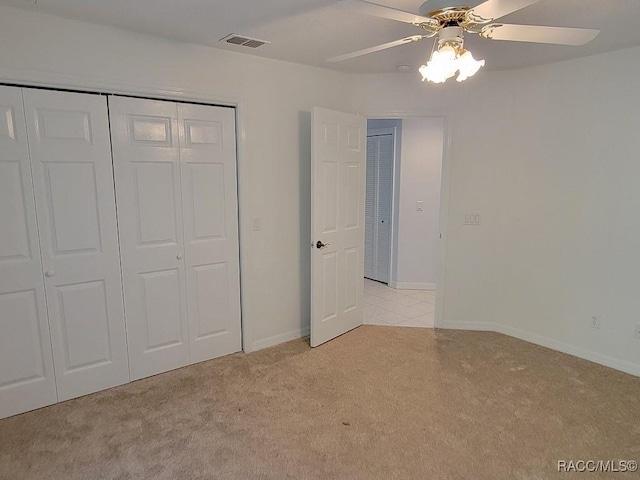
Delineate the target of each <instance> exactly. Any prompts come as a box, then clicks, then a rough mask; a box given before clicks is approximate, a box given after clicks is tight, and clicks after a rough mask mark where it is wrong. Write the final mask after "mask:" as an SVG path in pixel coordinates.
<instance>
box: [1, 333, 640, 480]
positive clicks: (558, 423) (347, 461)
mask: <svg viewBox="0 0 640 480" xmlns="http://www.w3.org/2000/svg"><path fill="white" fill-rule="evenodd" d="M563 459H564V460H567V461H569V460H580V459H583V460H587V459H596V460H597V459H604V460H609V459H615V460H623V459H624V460H626V459H629V460H631V459H633V460H640V379H639V378H636V377H633V376H631V375H627V374H624V373H621V372H618V371H614V370H611V369H608V368H606V367H602V366H599V365H596V364H593V363H590V362H587V361H584V360H580V359H577V358H574V357H571V356H568V355H564V354H561V353H558V352H554V351H552V350H548V349H545V348H542V347H538V346H535V345H531V344H528V343H526V342H523V341H520V340H516V339H513V338H510V337H507V336H503V335H500V334H496V333H483V332H464V331H445V330H436V331H434V330H429V329H416V328H413V329H412V328H392V327H382V326H363V327H360V328H358V329H356V330H354V331H352V332H349V333H348V334H345V335H343V336H341V337H340V338H337V339H336V340H334V341H332V342H329V343H327V344H325V345H323V346H321V347H318V348H315V349H311V348H310V347H309V345H308V342H307V341H305V340H297V341H293V342H289V343H287V344H284V345H281V346H278V347H274V348H271V349H267V350H263V351H259V352H255V353H252V354H249V355H245V354H235V355H231V356H228V357H225V358H221V359H217V360H213V361H209V362H204V363H201V364H198V365H194V366H190V367H187V368H183V369H180V370H175V371H173V372H169V373H166V374H162V375H158V376H155V377H152V378H148V379H145V380H141V381H137V382H133V383H130V384H128V385H125V386H122V387H118V388H113V389H110V390H107V391H104V392H100V393H97V394H93V395H89V396H86V397H82V398H79V399H75V400H71V401H68V402H64V403H61V404H57V405H54V406H51V407H47V408H43V409H40V410H37V411H34V412H30V413H26V414H23V415H18V416H15V417H12V418H8V419H5V420H1V421H0V478H2V479H7V480H29V479H38V480H40V479H45V480H58V479H60V480H74V479H82V480H94V479H95V480H103V479H119V480H125V479H136V480H137V479H157V480H163V479H179V480H188V479H241V480H252V479H385V480H386V479H421V480H422V479H425V480H431V479H433V480H447V479H452V480H453V479H455V480H461V479H478V480H480V479H482V480H500V479H509V480H514V479H516V480H518V479H520V480H524V479H529V480H534V479H536V480H537V479H545V480H546V479H552V478H585V479H586V478H589V479H591V478H616V479H623V478H636V479H637V478H640V475H639V474H637V473H635V474H630V473H618V474H611V473H609V474H571V473H569V474H567V473H558V472H557V462H558V460H563Z"/></svg>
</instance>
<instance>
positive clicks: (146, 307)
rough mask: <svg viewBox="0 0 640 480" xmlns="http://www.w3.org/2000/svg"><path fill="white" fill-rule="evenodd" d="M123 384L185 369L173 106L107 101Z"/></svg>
mask: <svg viewBox="0 0 640 480" xmlns="http://www.w3.org/2000/svg"><path fill="white" fill-rule="evenodd" d="M109 112H110V119H111V134H112V143H113V161H114V169H115V177H116V195H117V199H118V226H119V233H120V248H121V252H122V273H123V279H124V292H125V295H124V297H125V310H126V316H127V332H128V339H129V361H130V369H131V378H132V379H138V378H142V377H147V376H149V375H155V374H157V373H161V372H165V371H167V370H171V369H174V368H178V367H181V366H184V365H187V364H188V363H189V334H188V326H187V304H186V293H185V276H184V260H183V256H184V245H183V226H182V201H181V193H180V190H181V186H180V164H179V155H178V120H177V107H176V104H175V103H171V102H162V101H153V100H144V99H134V98H125V97H109Z"/></svg>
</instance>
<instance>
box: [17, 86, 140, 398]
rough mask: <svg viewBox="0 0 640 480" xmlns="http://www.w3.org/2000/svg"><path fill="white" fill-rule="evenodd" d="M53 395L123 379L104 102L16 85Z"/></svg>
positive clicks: (123, 354) (71, 394)
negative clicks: (52, 365) (36, 233)
mask: <svg viewBox="0 0 640 480" xmlns="http://www.w3.org/2000/svg"><path fill="white" fill-rule="evenodd" d="M24 104H25V112H26V117H27V129H28V134H29V147H30V150H31V157H32V169H33V177H34V185H35V195H36V207H37V212H38V225H39V232H40V243H41V249H42V260H43V266H44V270H45V287H46V292H47V311H48V314H49V321H50V326H51V340H52V345H53V353H54V359H55V372H56V382H57V388H58V397H59V400H67V399H70V398H74V397H78V396H80V395H85V394H87V393H91V392H95V391H98V390H103V389H105V388H108V387H112V386H115V385H121V384H123V383H126V382H128V381H129V371H128V358H127V340H126V333H125V325H124V307H123V300H122V284H121V276H120V255H119V248H118V236H117V225H116V208H115V194H114V187H113V171H112V163H111V143H110V139H109V124H108V113H107V103H106V98H105V97H103V96H99V95H89V94H80V93H71V92H55V91H47V90H33V89H25V90H24Z"/></svg>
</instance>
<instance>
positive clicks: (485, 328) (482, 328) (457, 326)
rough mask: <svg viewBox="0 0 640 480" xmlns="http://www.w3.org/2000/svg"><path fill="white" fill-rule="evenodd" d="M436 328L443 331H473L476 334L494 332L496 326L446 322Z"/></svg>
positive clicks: (489, 323) (487, 323)
mask: <svg viewBox="0 0 640 480" xmlns="http://www.w3.org/2000/svg"><path fill="white" fill-rule="evenodd" d="M438 328H443V329H445V330H475V331H476V332H495V331H496V326H495V324H494V323H491V322H447V323H445V324H443V325H439V326H438Z"/></svg>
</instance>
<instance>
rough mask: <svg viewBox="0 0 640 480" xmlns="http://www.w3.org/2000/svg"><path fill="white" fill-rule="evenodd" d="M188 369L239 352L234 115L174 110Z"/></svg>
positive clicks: (219, 109)
mask: <svg viewBox="0 0 640 480" xmlns="http://www.w3.org/2000/svg"><path fill="white" fill-rule="evenodd" d="M178 125H179V133H180V164H181V178H182V204H183V207H184V239H185V240H184V241H185V263H186V281H187V301H188V318H189V345H190V355H191V363H194V362H199V361H203V360H208V359H211V358H215V357H219V356H222V355H228V354H230V353H234V352H238V351H240V350H241V349H242V343H241V332H240V267H239V251H238V245H239V243H238V204H237V203H238V202H237V198H238V197H237V179H236V176H237V175H236V138H235V110H234V109H232V108H225V107H213V106H203V105H190V104H178Z"/></svg>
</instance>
